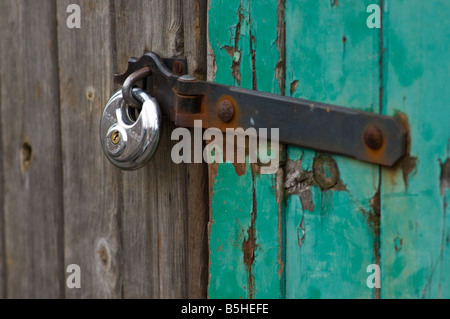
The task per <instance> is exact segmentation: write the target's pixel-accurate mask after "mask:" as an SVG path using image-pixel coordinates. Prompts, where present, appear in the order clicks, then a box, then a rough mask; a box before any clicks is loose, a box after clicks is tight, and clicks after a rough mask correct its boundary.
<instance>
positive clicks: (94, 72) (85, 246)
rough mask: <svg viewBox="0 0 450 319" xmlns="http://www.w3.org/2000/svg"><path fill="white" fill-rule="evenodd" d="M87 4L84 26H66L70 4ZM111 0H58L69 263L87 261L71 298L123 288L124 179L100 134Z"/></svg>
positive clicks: (111, 46)
mask: <svg viewBox="0 0 450 319" xmlns="http://www.w3.org/2000/svg"><path fill="white" fill-rule="evenodd" d="M72 3H75V4H78V5H80V7H81V14H82V25H81V29H69V28H67V26H66V19H67V16H68V14H67V13H66V9H67V6H68V5H69V4H72ZM112 12H113V2H112V1H106V0H105V1H93V0H79V1H75V0H61V1H57V13H58V44H59V46H58V49H59V50H58V51H59V76H60V103H61V127H62V155H63V173H64V192H63V197H64V217H65V223H64V241H65V262H66V264H78V265H79V266H80V267H81V278H82V280H81V289H66V296H67V297H68V298H120V297H121V296H122V291H121V288H122V275H121V259H120V255H121V242H120V214H121V209H122V200H121V196H122V195H121V189H122V179H121V172H120V170H119V169H116V168H114V167H113V166H112V165H111V164H110V163H109V162H108V160H107V159H106V157H105V156H104V154H103V151H102V149H101V146H100V142H99V123H100V118H101V113H102V109H103V107H104V105H105V104H106V102H107V101H108V99H109V98H110V96H111V95H112V93H113V90H114V84H113V77H112V75H113V72H114V61H115V53H114V52H115V41H114V39H115V26H114V19H113V17H112Z"/></svg>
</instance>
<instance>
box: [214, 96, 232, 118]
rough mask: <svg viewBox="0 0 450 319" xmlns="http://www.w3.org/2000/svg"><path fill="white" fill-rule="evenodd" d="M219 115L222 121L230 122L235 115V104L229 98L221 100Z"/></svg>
mask: <svg viewBox="0 0 450 319" xmlns="http://www.w3.org/2000/svg"><path fill="white" fill-rule="evenodd" d="M217 116H218V117H219V119H220V120H221V121H222V122H225V123H227V122H230V121H231V120H232V119H233V116H234V106H233V103H231V101H229V100H222V101H220V102H219V106H218V110H217Z"/></svg>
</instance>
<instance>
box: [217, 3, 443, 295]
mask: <svg viewBox="0 0 450 319" xmlns="http://www.w3.org/2000/svg"><path fill="white" fill-rule="evenodd" d="M373 3H376V4H377V5H379V6H380V7H381V14H380V15H381V28H369V27H368V24H367V19H368V18H369V16H370V15H371V14H372V12H367V8H368V6H369V5H370V4H373ZM448 16H450V2H449V1H447V0H435V1H422V0H414V1H411V0H380V1H375V0H339V1H338V0H317V1H312V0H278V1H277V0H259V1H251V0H210V1H209V11H208V21H209V22H208V28H209V34H208V36H209V45H210V49H209V57H210V61H209V67H210V69H209V77H210V80H214V81H215V82H218V83H223V84H229V85H235V86H240V87H244V88H249V89H254V90H259V91H266V92H271V93H275V94H282V95H288V96H292V97H297V98H304V99H308V100H312V101H317V102H325V103H330V104H335V105H341V106H346V107H350V108H354V109H358V110H364V111H370V112H374V113H382V114H387V115H391V116H397V117H398V118H399V120H400V121H401V123H402V124H403V125H404V126H405V128H407V129H408V131H409V133H410V138H409V145H408V152H409V153H408V156H407V157H406V158H405V159H403V160H402V161H401V162H400V163H398V164H397V165H396V166H395V167H393V168H384V167H380V166H378V165H373V164H368V163H363V162H359V161H356V160H353V159H349V158H346V157H341V156H336V155H334V154H326V153H318V152H315V151H312V150H309V149H302V148H298V147H293V146H289V145H284V146H281V147H280V150H279V151H280V160H281V161H280V165H279V168H278V170H276V171H275V172H273V173H272V174H261V173H260V171H261V165H259V164H253V163H250V161H249V160H247V163H246V164H233V163H221V164H213V165H210V169H209V171H210V172H209V175H210V182H211V183H210V205H211V215H210V237H209V244H210V281H209V288H208V289H209V297H210V298H422V297H425V298H450V212H449V208H448V203H449V201H450V90H449V88H448V78H449V74H450V59H449V54H450V20H449V19H448ZM371 21H372V20H371ZM273 111H274V112H276V111H277V107H276V105H274V108H273ZM299 125H301V123H299ZM329 125H333V123H329ZM280 129H282V128H280ZM330 181H331V182H330ZM374 264H375V265H379V266H380V270H381V288H376V287H375V288H369V287H368V281H369V283H371V282H372V280H371V278H369V280H368V277H369V276H370V275H372V274H373V273H372V271H371V270H370V269H369V272H368V267H369V266H370V265H374Z"/></svg>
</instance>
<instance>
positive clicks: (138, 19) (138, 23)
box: [115, 0, 208, 298]
mask: <svg viewBox="0 0 450 319" xmlns="http://www.w3.org/2000/svg"><path fill="white" fill-rule="evenodd" d="M115 12H116V42H117V45H116V48H117V57H118V58H117V69H118V70H124V69H125V68H126V62H127V61H128V58H129V57H131V56H137V57H138V56H141V55H142V54H143V53H144V52H145V51H154V52H157V53H158V54H160V55H161V56H166V57H170V56H181V55H184V54H185V55H186V56H187V58H188V64H189V65H188V68H189V72H190V73H193V74H195V75H197V76H198V77H200V78H202V77H204V76H205V57H204V56H205V53H206V48H205V43H206V41H205V39H204V37H205V36H204V35H205V29H206V25H205V19H206V1H198V0H196V1H194V0H191V1H179V0H171V1H136V2H133V3H130V2H129V1H116V2H115ZM185 47H186V48H187V49H188V50H187V51H186V52H185V50H184V48H185ZM173 129H174V126H173V124H171V123H169V121H164V124H163V135H162V138H161V142H160V145H159V147H158V152H157V153H156V154H155V156H154V158H153V159H152V161H151V163H150V164H149V165H148V166H147V167H145V168H144V169H142V170H140V171H138V172H131V173H130V172H127V173H123V175H122V177H123V196H122V198H123V201H124V203H123V210H122V221H121V223H122V233H121V237H122V244H123V267H124V269H123V271H124V273H123V292H124V297H126V298H133V297H150V298H159V297H161V298H202V297H206V286H207V265H208V259H207V246H206V245H207V240H206V225H207V216H208V214H207V213H208V201H207V200H208V198H207V180H206V178H207V171H206V165H204V164H189V165H175V164H173V162H172V160H171V158H170V154H171V149H172V146H173V144H174V142H172V141H171V140H170V136H171V131H172V130H173Z"/></svg>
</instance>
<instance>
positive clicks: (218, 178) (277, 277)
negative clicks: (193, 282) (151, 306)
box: [208, 1, 284, 298]
mask: <svg viewBox="0 0 450 319" xmlns="http://www.w3.org/2000/svg"><path fill="white" fill-rule="evenodd" d="M209 7H210V10H209V43H210V46H211V50H212V53H213V55H214V57H212V55H211V56H210V59H211V58H212V63H210V69H211V70H209V71H208V74H209V75H210V79H209V80H215V81H216V82H218V83H223V84H230V85H236V86H241V87H246V88H250V89H255V90H256V89H258V90H261V91H267V92H272V93H280V87H279V82H278V78H279V74H277V72H279V71H280V70H279V63H278V62H279V60H280V51H279V47H277V44H278V43H277V36H278V33H277V23H278V20H277V12H278V11H277V2H276V1H264V2H260V3H258V5H256V4H255V2H251V1H210V6H209ZM214 59H215V61H214ZM214 62H215V64H214ZM214 71H216V72H214ZM280 176H281V177H282V176H283V169H282V168H280V169H279V171H278V173H277V174H268V175H260V174H259V172H258V167H257V165H251V164H250V163H249V162H248V159H247V163H246V164H235V165H234V166H233V164H231V163H223V164H218V165H211V166H210V181H211V183H212V185H211V194H210V197H211V199H210V200H211V217H210V284H209V296H210V297H211V298H281V297H283V296H284V281H283V278H284V277H283V265H284V262H283V258H282V256H283V251H282V250H283V246H284V243H283V240H284V237H283V233H282V230H283V225H284V218H283V212H282V208H281V204H282V203H281V197H280V196H278V195H280V188H281V187H280V185H281V184H282V178H280Z"/></svg>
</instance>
